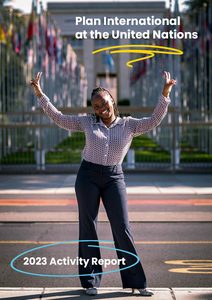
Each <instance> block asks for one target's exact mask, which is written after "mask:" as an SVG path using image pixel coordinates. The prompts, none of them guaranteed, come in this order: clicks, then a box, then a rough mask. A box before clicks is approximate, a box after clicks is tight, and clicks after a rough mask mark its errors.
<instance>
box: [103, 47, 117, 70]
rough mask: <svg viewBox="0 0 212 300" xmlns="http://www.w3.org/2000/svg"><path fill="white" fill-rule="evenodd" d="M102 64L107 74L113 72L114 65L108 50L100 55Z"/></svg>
mask: <svg viewBox="0 0 212 300" xmlns="http://www.w3.org/2000/svg"><path fill="white" fill-rule="evenodd" d="M102 63H103V65H105V68H106V71H107V72H114V67H115V63H114V60H113V57H112V55H111V54H110V52H109V51H108V50H107V51H106V52H103V53H102Z"/></svg>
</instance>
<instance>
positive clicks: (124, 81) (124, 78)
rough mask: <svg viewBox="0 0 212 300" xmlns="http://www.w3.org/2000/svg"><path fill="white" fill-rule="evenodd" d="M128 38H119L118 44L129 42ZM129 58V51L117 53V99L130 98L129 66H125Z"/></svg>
mask: <svg viewBox="0 0 212 300" xmlns="http://www.w3.org/2000/svg"><path fill="white" fill-rule="evenodd" d="M129 43H130V42H129V40H120V45H124V44H129ZM129 60H130V54H129V53H121V54H119V70H118V87H119V90H118V100H121V99H129V98H130V68H128V67H127V66H126V62H127V61H129Z"/></svg>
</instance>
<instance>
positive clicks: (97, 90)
mask: <svg viewBox="0 0 212 300" xmlns="http://www.w3.org/2000/svg"><path fill="white" fill-rule="evenodd" d="M100 93H107V94H108V95H109V96H110V97H111V99H112V103H113V109H114V114H115V116H116V117H118V116H119V111H118V107H117V104H116V101H115V100H114V98H113V96H112V95H111V93H110V92H109V90H107V89H106V88H104V87H101V86H99V87H97V88H95V89H93V91H92V93H91V102H92V101H93V99H94V98H95V97H96V96H98V95H99V94H100Z"/></svg>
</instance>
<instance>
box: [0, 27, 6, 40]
mask: <svg viewBox="0 0 212 300" xmlns="http://www.w3.org/2000/svg"><path fill="white" fill-rule="evenodd" d="M0 43H3V44H5V43H6V34H5V32H4V28H3V26H2V25H0Z"/></svg>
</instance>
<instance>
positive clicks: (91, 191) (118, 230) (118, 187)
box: [75, 160, 146, 288]
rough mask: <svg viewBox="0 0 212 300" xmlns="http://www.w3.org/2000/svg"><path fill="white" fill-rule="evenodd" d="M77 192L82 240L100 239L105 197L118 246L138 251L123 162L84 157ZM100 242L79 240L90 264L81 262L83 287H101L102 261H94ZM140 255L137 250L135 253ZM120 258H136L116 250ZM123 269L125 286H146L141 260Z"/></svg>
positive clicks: (128, 261)
mask: <svg viewBox="0 0 212 300" xmlns="http://www.w3.org/2000/svg"><path fill="white" fill-rule="evenodd" d="M75 190H76V196H77V201H78V206H79V240H98V237H97V233H96V224H97V215H98V210H99V204H100V199H102V202H103V205H104V207H105V210H106V213H107V216H108V219H109V221H110V224H111V229H112V234H113V238H114V243H115V248H118V249H122V250H125V251H127V252H131V253H134V254H136V250H135V245H134V242H133V238H132V235H131V232H130V227H129V220H128V208H127V197H126V185H125V181H124V175H123V171H122V167H121V165H115V166H103V165H98V164H93V163H91V162H87V161H85V160H83V161H82V163H81V166H80V169H79V171H78V174H77V179H76V183H75ZM91 244H94V246H95V245H97V246H98V245H99V244H98V241H97V242H93V243H91V242H88V243H87V242H80V243H79V253H78V255H79V257H81V258H83V259H89V262H90V263H88V265H87V267H86V268H85V266H84V265H79V274H80V275H83V274H89V275H86V276H80V281H81V284H82V287H84V288H89V287H99V285H100V281H101V274H100V275H92V274H93V273H101V272H102V267H101V266H100V265H92V263H91V261H92V259H91V258H92V257H96V258H97V259H99V258H100V257H101V256H100V250H99V248H98V247H88V245H91ZM136 255H137V254H136ZM117 256H118V258H120V259H121V258H124V259H125V265H122V266H120V267H126V266H130V265H132V264H134V263H135V261H136V258H135V257H133V256H132V255H129V254H127V253H123V252H121V251H117ZM120 273H121V279H122V285H123V288H145V287H146V277H145V274H144V270H143V268H142V265H141V262H140V261H139V263H137V264H136V265H135V266H133V267H131V268H129V269H126V270H123V271H121V272H120Z"/></svg>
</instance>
